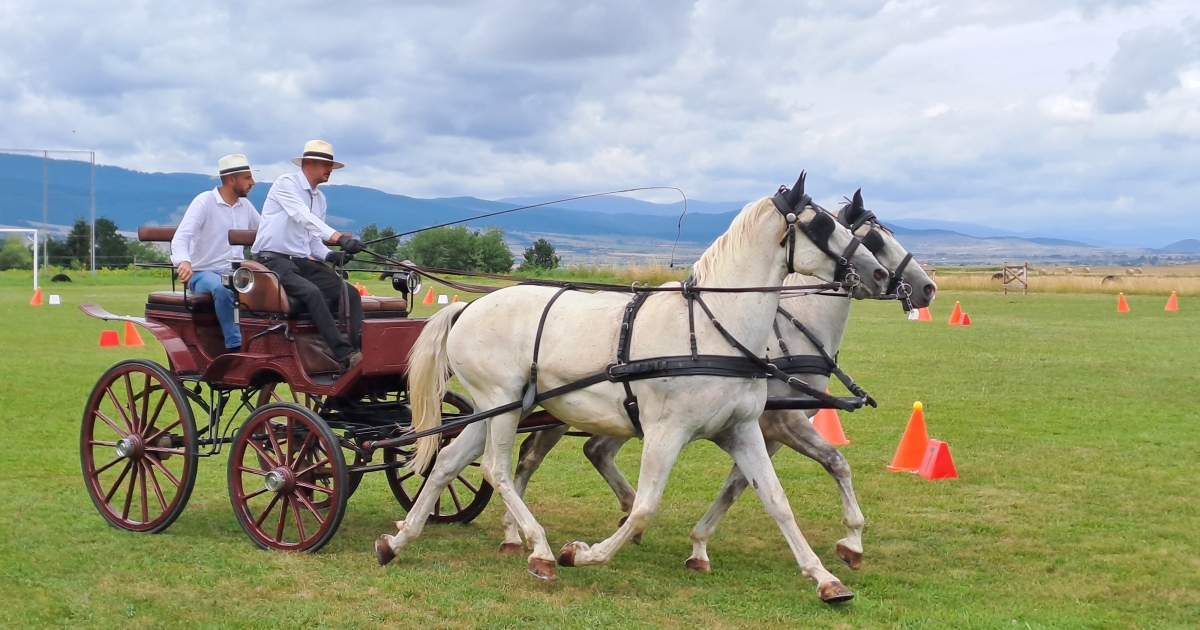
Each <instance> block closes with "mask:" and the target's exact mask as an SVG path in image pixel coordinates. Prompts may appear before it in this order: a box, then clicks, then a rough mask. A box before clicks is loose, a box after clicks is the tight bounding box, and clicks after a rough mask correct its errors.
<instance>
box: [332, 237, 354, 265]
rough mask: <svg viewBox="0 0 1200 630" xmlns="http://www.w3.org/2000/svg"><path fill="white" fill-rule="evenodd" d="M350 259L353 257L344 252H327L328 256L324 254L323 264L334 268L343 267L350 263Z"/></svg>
mask: <svg viewBox="0 0 1200 630" xmlns="http://www.w3.org/2000/svg"><path fill="white" fill-rule="evenodd" d="M352 240H353V239H352ZM355 242H357V241H355ZM352 258H354V257H353V256H351V255H350V254H347V253H346V252H329V253H328V254H325V262H327V263H329V264H331V265H333V266H334V267H345V266H346V263H348V262H350V259H352Z"/></svg>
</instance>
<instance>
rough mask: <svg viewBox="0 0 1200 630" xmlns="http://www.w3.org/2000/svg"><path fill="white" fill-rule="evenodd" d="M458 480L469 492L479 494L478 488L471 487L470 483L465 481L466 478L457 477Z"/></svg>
mask: <svg viewBox="0 0 1200 630" xmlns="http://www.w3.org/2000/svg"><path fill="white" fill-rule="evenodd" d="M458 480H459V481H460V482H462V485H464V486H466V487H467V489H468V490H470V491H471V492H474V493H475V494H479V488H476V487H475V486H473V485H471V482H470V481H467V480H466V478H464V477H463V476H462V475H459V476H458Z"/></svg>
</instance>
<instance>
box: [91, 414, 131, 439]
mask: <svg viewBox="0 0 1200 630" xmlns="http://www.w3.org/2000/svg"><path fill="white" fill-rule="evenodd" d="M95 414H96V417H97V418H100V419H101V420H103V421H104V424H107V425H108V426H109V427H111V428H112V430H113V431H116V432H117V435H119V436H121V437H122V438H127V437H129V431H128V430H126V429H122V428H120V427H118V426H117V423H115V422H113V421H112V420H110V419H109V418H108V416H106V415H104V414H103V413H100V410H99V409H97V410H96V411H95Z"/></svg>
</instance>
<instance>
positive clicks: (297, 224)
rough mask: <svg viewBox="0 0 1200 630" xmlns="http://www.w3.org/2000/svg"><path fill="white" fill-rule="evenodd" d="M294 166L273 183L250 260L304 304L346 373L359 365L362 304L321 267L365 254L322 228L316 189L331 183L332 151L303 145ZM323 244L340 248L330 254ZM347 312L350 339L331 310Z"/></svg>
mask: <svg viewBox="0 0 1200 630" xmlns="http://www.w3.org/2000/svg"><path fill="white" fill-rule="evenodd" d="M292 163H293V164H295V165H296V166H299V167H300V170H299V171H298V172H295V173H288V174H286V175H283V176H281V177H280V178H279V179H277V180H275V183H274V184H273V185H272V186H271V192H269V193H267V199H266V201H264V202H263V216H262V227H260V228H259V230H258V237H257V238H255V240H254V246H253V247H251V248H250V251H252V252H253V253H254V259H255V260H256V261H258V262H260V263H262V264H263V265H266V267H267V268H268V269H270V270H271V271H273V272H275V274H276V275H277V276H279V283H280V284H281V285H283V290H284V291H286V292H287V294H288V295H289V296H291V297H294V298H296V299H298V300H300V301H301V302H303V303H304V306H305V307H306V309H307V310H308V312H309V314H310V315H311V316H312V320H313V323H314V324H315V325H316V326H317V330H318V331H319V332H320V333H321V338H322V339H324V340H325V343H326V344H327V345H328V346H329V349H330V350H331V351H332V353H333V359H334V360H335V361H337V362H338V363H341V364H342V366H343V367H345V368H346V369H351V368H353V367H354V366H355V365H357V364H358V362H359V361H361V360H362V353H361V352H359V351H358V346H359V345H360V340H359V335H360V333H361V332H362V320H363V315H362V300H361V298H359V295H358V291H357V290H356V289H354V288H353V287H351V286H349V284H347V283H346V282H345V281H344V280H342V278H341V277H340V276H339V275H338V274H337V273H335V272H334V271H333V270H331V269H330V268H329V267H326V266H325V265H323V264H321V262H320V261H325V262H328V263H334V264H335V265H338V266H341V265H343V264H345V262H346V260H348V256H347V255H349V256H353V255H354V254H357V253H359V252H361V251H363V250H364V249H365V248H364V247H363V245H362V243H360V242H359V241H358V239H356V238H354V237H353V236H352V235H351V234H350V233H349V232H337V231H335V230H334V229H333V228H331V227H329V226H328V225H326V223H325V213H326V210H327V207H328V206H327V203H326V200H325V193H323V192H321V191H320V190H317V186H320V185H321V184H324V183H325V182H327V181H329V174H330V173H332V172H333V171H334V169H339V168H342V167H343V166H344V165H343V164H342V163H341V162H336V161H334V159H333V146H332V145H330V144H329V143H328V142H324V141H321V140H310V141H309V142H307V143H305V144H304V154H303V155H302V156H301V157H298V158H294V159H293V160H292ZM322 241H332V242H335V243H337V244H338V246H339V247H341V248H342V251H340V252H334V251H330V250H329V248H328V247H326V246H325V244H324V243H323V242H322ZM343 303H345V304H346V305H347V306H348V307H349V308H348V313H346V314H347V315H348V316H349V320H350V331H349V332H350V337H349V339H347V338H346V336H345V335H342V333H341V331H339V330H338V327H337V320H335V319H334V318H333V311H332V310H331V309H330V305H333V306H334V307H335V308H337V309H339V310H340V309H341V307H342V305H343Z"/></svg>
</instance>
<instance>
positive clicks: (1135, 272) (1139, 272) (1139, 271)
mask: <svg viewBox="0 0 1200 630" xmlns="http://www.w3.org/2000/svg"><path fill="white" fill-rule="evenodd" d="M1133 275H1135V276H1140V275H1142V268H1141V267H1134V268H1133Z"/></svg>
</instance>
